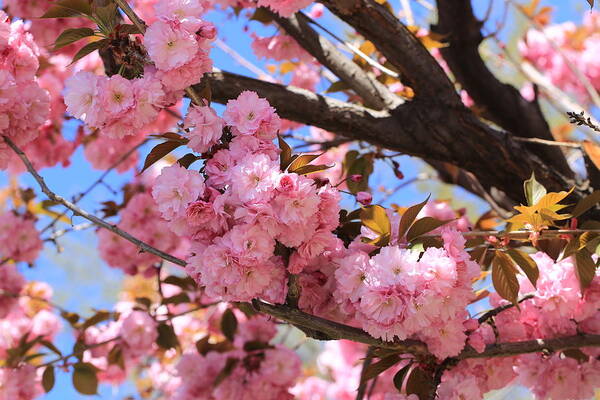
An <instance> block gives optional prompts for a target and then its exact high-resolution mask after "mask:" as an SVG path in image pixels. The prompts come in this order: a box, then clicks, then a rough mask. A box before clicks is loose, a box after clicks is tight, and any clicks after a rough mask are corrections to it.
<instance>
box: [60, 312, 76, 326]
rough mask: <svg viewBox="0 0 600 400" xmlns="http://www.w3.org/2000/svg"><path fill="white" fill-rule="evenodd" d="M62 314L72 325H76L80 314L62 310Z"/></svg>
mask: <svg viewBox="0 0 600 400" xmlns="http://www.w3.org/2000/svg"><path fill="white" fill-rule="evenodd" d="M60 316H61V317H63V318H64V319H65V320H66V321H67V322H68V323H69V324H70V325H71V326H73V325H75V324H76V323H77V321H79V314H76V313H73V312H68V311H61V313H60Z"/></svg>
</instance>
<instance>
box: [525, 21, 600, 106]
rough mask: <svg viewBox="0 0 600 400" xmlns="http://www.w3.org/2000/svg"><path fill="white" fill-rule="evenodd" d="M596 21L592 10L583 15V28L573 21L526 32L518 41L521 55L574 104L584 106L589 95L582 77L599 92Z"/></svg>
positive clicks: (599, 40)
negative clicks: (569, 95) (576, 101)
mask: <svg viewBox="0 0 600 400" xmlns="http://www.w3.org/2000/svg"><path fill="white" fill-rule="evenodd" d="M599 50H600V18H599V14H598V13H597V12H595V11H592V12H590V13H586V14H585V17H584V20H583V25H582V26H577V25H575V24H574V23H573V22H564V23H561V24H555V25H549V26H546V27H544V28H543V29H541V30H538V29H530V30H529V31H527V33H526V35H525V37H524V38H523V40H522V41H520V42H519V51H520V52H521V55H522V56H523V57H524V58H525V59H526V60H527V61H529V62H531V63H532V64H533V65H534V66H535V67H537V68H538V69H539V70H540V71H542V72H543V73H544V75H545V76H547V77H548V78H549V79H550V81H551V82H552V83H553V84H554V85H556V86H557V87H559V88H561V89H563V90H564V91H565V92H567V93H569V94H571V95H573V96H575V98H576V99H577V100H578V101H581V102H583V103H588V102H589V101H590V96H589V94H588V92H587V89H586V87H585V83H584V82H582V81H581V80H580V79H579V76H578V75H579V74H581V75H583V76H584V77H585V78H586V79H587V80H589V82H590V83H591V86H592V87H593V88H594V89H596V90H599V89H600V63H599V61H598V51H599Z"/></svg>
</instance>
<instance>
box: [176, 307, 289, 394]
mask: <svg viewBox="0 0 600 400" xmlns="http://www.w3.org/2000/svg"><path fill="white" fill-rule="evenodd" d="M238 332H239V333H238V336H236V338H235V341H234V348H233V349H231V350H229V351H226V352H217V351H211V352H208V353H207V354H206V355H200V354H198V353H196V352H195V351H194V352H189V353H186V354H184V355H183V356H182V357H181V360H180V361H179V363H178V364H177V376H178V377H179V378H180V379H181V385H180V386H179V388H178V389H177V391H176V392H175V394H174V395H173V396H171V399H172V400H192V399H194V400H212V399H220V400H238V399H247V400H258V399H261V400H292V399H293V398H294V397H293V396H292V394H291V393H290V392H289V389H290V388H291V387H292V386H293V385H294V383H295V381H296V379H297V378H298V376H299V375H300V368H301V363H300V358H299V357H298V355H297V354H296V353H295V352H293V351H292V350H290V349H288V348H287V347H284V346H282V345H269V344H268V343H269V342H270V341H271V340H272V339H273V337H274V336H275V332H276V330H275V327H274V326H273V323H272V322H270V321H268V320H267V318H265V317H263V316H255V317H252V318H250V319H248V320H246V321H244V322H242V323H240V324H239V326H238ZM246 345H249V346H246ZM252 345H254V348H253V347H252ZM226 364H230V365H233V368H232V370H231V373H230V374H229V375H227V376H226V377H225V378H224V379H223V380H222V381H221V382H219V383H215V380H216V379H217V376H218V375H219V373H221V371H223V368H224V367H225V365H226Z"/></svg>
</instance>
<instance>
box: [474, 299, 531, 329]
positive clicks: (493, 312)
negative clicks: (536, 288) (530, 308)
mask: <svg viewBox="0 0 600 400" xmlns="http://www.w3.org/2000/svg"><path fill="white" fill-rule="evenodd" d="M534 296H535V295H534V294H533V293H530V294H526V295H525V296H523V297H522V298H521V299H520V300H519V301H518V304H521V303H522V302H524V301H525V300H529V299H533V297H534ZM514 306H515V305H514V304H513V303H509V304H504V305H501V306H499V307H496V308H494V309H492V310H489V311H488V312H486V313H485V314H483V315H482V316H481V317H479V318H478V319H477V322H479V324H483V323H485V322H487V321H488V320H489V319H490V318H493V317H495V316H496V315H498V314H500V313H501V312H502V311H506V310H508V309H511V308H513V307H514Z"/></svg>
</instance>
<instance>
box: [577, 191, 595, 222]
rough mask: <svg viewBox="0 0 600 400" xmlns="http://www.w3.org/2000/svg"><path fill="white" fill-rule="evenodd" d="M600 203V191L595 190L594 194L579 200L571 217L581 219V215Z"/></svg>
mask: <svg viewBox="0 0 600 400" xmlns="http://www.w3.org/2000/svg"><path fill="white" fill-rule="evenodd" d="M598 203H600V190H594V192H593V193H592V194H590V195H588V196H585V197H584V198H583V199H581V200H579V202H578V203H577V205H576V206H575V208H574V209H573V211H572V212H571V215H572V216H573V217H579V216H580V215H581V214H583V213H584V212H586V211H587V210H589V209H590V208H592V207H594V206H595V205H596V204H598Z"/></svg>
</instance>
